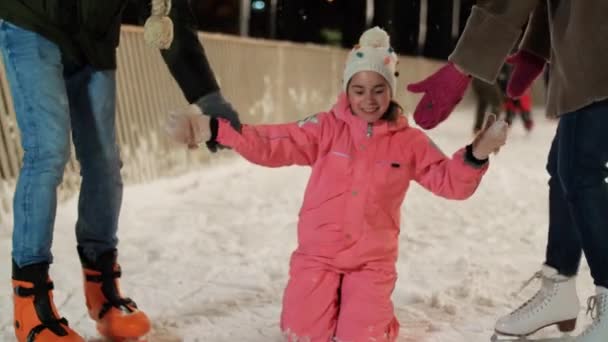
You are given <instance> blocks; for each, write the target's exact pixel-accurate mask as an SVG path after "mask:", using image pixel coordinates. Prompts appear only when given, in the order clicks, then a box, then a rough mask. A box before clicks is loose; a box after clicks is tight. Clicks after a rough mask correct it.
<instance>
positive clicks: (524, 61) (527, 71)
mask: <svg viewBox="0 0 608 342" xmlns="http://www.w3.org/2000/svg"><path fill="white" fill-rule="evenodd" d="M507 63H508V64H511V65H513V71H511V77H510V78H509V84H508V85H507V88H506V90H507V91H506V93H507V95H509V97H520V96H522V95H524V93H525V92H526V90H528V89H530V87H531V86H532V82H534V80H535V79H536V78H537V77H538V75H540V74H541V73H542V72H543V69H544V68H545V60H544V59H542V58H540V57H538V56H536V55H534V54H533V53H530V52H528V51H526V50H519V51H518V52H517V53H515V54H513V55H511V56H509V57H508V58H507Z"/></svg>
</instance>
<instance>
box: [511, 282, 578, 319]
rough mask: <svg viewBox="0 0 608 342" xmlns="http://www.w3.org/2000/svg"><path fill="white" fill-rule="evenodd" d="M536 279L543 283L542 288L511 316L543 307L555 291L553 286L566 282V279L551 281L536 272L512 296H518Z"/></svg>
mask: <svg viewBox="0 0 608 342" xmlns="http://www.w3.org/2000/svg"><path fill="white" fill-rule="evenodd" d="M538 279H541V280H542V281H543V285H542V287H541V288H540V289H539V290H538V291H537V292H536V294H534V296H533V297H532V298H530V299H529V300H528V301H526V302H525V303H523V304H522V305H521V306H519V307H518V308H517V309H515V311H513V313H512V314H511V315H512V316H520V315H524V314H526V313H530V311H532V309H533V308H538V307H539V305H540V307H541V308H542V307H544V303H546V302H547V300H548V299H549V298H550V297H552V296H553V295H554V294H555V291H556V287H555V284H557V283H563V282H566V281H568V279H563V280H557V279H553V278H548V277H545V276H544V274H543V272H542V271H538V272H536V273H534V275H533V276H532V277H531V278H530V279H528V280H527V281H526V282H524V284H523V285H522V287H521V288H520V289H519V291H518V292H516V293H515V294H514V295H515V296H517V295H519V294H520V293H521V292H522V291H523V290H524V289H525V288H526V287H528V286H529V285H530V284H531V283H532V282H533V281H535V280H538ZM542 297H545V298H542ZM541 299H542V301H541ZM539 301H540V302H539ZM536 304H538V305H536Z"/></svg>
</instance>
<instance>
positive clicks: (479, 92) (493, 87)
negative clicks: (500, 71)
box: [471, 78, 504, 133]
mask: <svg viewBox="0 0 608 342" xmlns="http://www.w3.org/2000/svg"><path fill="white" fill-rule="evenodd" d="M471 87H472V88H473V93H475V96H476V98H477V105H476V108H475V123H474V124H473V132H474V133H477V132H479V131H480V130H481V128H482V126H483V123H484V120H485V118H486V113H487V112H488V107H490V112H491V113H494V114H496V115H500V113H501V112H502V108H501V107H502V105H503V101H504V95H503V93H502V91H501V90H500V87H499V86H498V84H489V83H487V82H484V81H482V80H480V79H477V78H474V79H473V80H472V81H471Z"/></svg>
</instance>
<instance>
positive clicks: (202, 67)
mask: <svg viewBox="0 0 608 342" xmlns="http://www.w3.org/2000/svg"><path fill="white" fill-rule="evenodd" d="M138 1H139V6H138V15H139V19H140V21H142V22H143V21H144V20H145V18H147V17H148V16H149V15H150V1H149V0H138ZM169 17H171V20H172V21H173V42H172V43H171V46H170V47H169V49H167V50H161V51H160V53H161V55H162V57H163V60H164V61H165V64H166V65H167V67H168V68H169V71H170V72H171V75H172V76H173V78H174V79H175V81H176V82H177V84H178V86H179V88H180V89H181V91H182V93H183V94H184V97H185V98H186V100H188V103H193V102H195V101H196V100H198V99H199V98H201V97H202V96H204V95H207V94H210V93H212V92H215V91H218V90H219V85H218V83H217V80H216V78H215V75H214V74H213V70H212V69H211V66H210V65H209V60H208V59H207V55H206V53H205V49H204V48H203V45H202V43H201V42H200V40H199V39H198V35H197V21H196V18H195V16H194V13H193V12H192V8H191V7H190V1H189V0H172V4H171V11H170V13H169Z"/></svg>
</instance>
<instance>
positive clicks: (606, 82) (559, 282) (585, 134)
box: [408, 0, 608, 342]
mask: <svg viewBox="0 0 608 342" xmlns="http://www.w3.org/2000/svg"><path fill="white" fill-rule="evenodd" d="M606 17H608V1H606V0H584V1H570V0H493V1H492V0H485V1H483V0H481V1H478V3H477V5H476V6H474V7H473V10H472V12H471V16H470V17H469V19H468V21H467V25H466V28H465V30H464V32H463V34H462V36H461V38H460V40H459V41H458V44H457V46H456V48H455V50H454V51H453V53H452V54H451V55H450V58H449V61H450V62H449V63H448V64H447V65H446V66H444V67H442V68H441V69H440V70H439V71H437V72H436V73H435V74H433V75H432V76H430V77H429V78H427V79H425V80H423V81H422V82H419V83H416V84H411V85H409V86H408V89H409V90H410V91H413V92H421V93H425V95H424V96H423V98H422V99H421V101H420V103H419V104H418V107H417V108H416V112H415V114H414V118H415V119H416V121H417V122H418V123H419V124H420V125H421V126H422V127H424V128H432V127H434V126H436V125H437V124H439V123H440V122H441V121H443V120H444V119H445V118H447V116H448V115H449V113H451V112H452V110H453V109H454V107H455V106H456V104H458V102H459V101H460V99H461V98H462V96H463V94H464V91H465V90H466V88H467V86H468V84H469V83H470V75H472V76H475V77H477V78H480V79H483V80H486V81H487V82H493V81H494V79H495V78H496V75H497V74H498V72H499V70H500V68H501V66H502V65H503V64H504V62H505V58H506V57H507V54H508V53H509V51H511V49H512V48H513V47H514V45H515V44H516V42H517V41H518V38H519V37H520V34H521V30H522V27H524V25H525V24H526V23H528V26H527V28H526V32H525V34H524V37H523V40H522V42H521V44H520V46H519V50H518V52H517V53H515V54H514V55H513V56H511V57H509V58H508V59H507V62H509V63H511V64H513V66H514V70H513V73H512V75H511V78H510V80H509V84H508V86H507V92H508V93H509V95H511V96H519V95H521V94H522V93H523V92H524V91H525V90H526V89H527V88H528V87H529V86H530V84H531V83H532V81H533V80H534V79H535V78H536V77H537V76H538V75H539V74H540V73H541V72H542V70H543V68H544V67H545V65H547V66H548V68H549V71H550V74H551V78H550V80H549V85H548V99H547V112H548V114H549V115H551V116H556V117H558V118H559V124H558V127H557V132H556V134H555V137H554V140H553V144H552V146H551V150H550V152H549V158H548V163H547V170H548V172H549V174H550V176H551V178H550V181H549V237H548V244H547V251H546V259H545V263H544V265H543V268H542V270H541V271H540V272H538V273H537V277H538V278H541V279H542V286H541V289H540V290H539V292H538V293H537V294H536V295H535V296H534V297H533V298H532V299H531V300H530V301H528V302H526V303H525V304H524V305H522V306H521V307H520V308H519V309H517V310H515V311H514V312H512V313H511V314H508V315H506V316H504V317H502V318H500V319H499V320H498V322H497V324H496V331H497V332H498V333H501V334H505V335H515V336H525V335H529V334H532V333H533V332H535V331H537V330H539V329H541V328H543V327H545V326H549V325H554V324H556V325H558V327H559V328H560V330H562V331H571V330H573V329H574V328H575V324H576V318H577V316H578V313H579V300H578V297H577V293H576V287H575V285H576V281H575V276H576V274H577V271H578V268H579V263H580V260H581V256H582V252H583V251H584V252H585V256H586V259H587V262H588V264H589V267H590V269H591V276H592V277H593V280H594V282H595V285H596V289H597V290H596V295H595V296H592V297H591V298H589V302H588V303H589V310H590V311H591V312H592V313H593V314H592V317H593V318H594V320H593V323H592V324H591V325H590V326H588V327H586V329H585V331H584V332H583V333H582V334H580V335H579V336H578V337H577V338H576V341H577V342H600V341H608V139H607V138H606V132H608V21H606Z"/></svg>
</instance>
